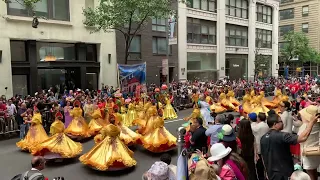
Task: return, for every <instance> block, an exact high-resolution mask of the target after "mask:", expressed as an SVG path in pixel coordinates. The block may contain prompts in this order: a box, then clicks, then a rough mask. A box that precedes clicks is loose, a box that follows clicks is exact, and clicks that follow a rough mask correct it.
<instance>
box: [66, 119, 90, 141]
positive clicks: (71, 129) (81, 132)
mask: <svg viewBox="0 0 320 180" xmlns="http://www.w3.org/2000/svg"><path fill="white" fill-rule="evenodd" d="M65 133H67V134H70V135H73V136H81V137H90V136H91V135H90V133H89V127H88V125H87V123H86V122H85V120H84V118H83V117H82V116H80V117H75V118H73V119H72V121H71V123H70V124H69V126H68V127H67V129H65Z"/></svg>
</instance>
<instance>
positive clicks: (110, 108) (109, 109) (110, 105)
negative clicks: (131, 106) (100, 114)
mask: <svg viewBox="0 0 320 180" xmlns="http://www.w3.org/2000/svg"><path fill="white" fill-rule="evenodd" d="M113 106H114V103H113V102H107V103H106V106H105V109H104V121H105V122H107V123H109V115H110V114H112V113H113Z"/></svg>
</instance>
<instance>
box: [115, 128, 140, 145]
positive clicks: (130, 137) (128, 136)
mask: <svg viewBox="0 0 320 180" xmlns="http://www.w3.org/2000/svg"><path fill="white" fill-rule="evenodd" d="M119 128H120V139H121V140H122V141H123V142H124V143H125V144H126V145H127V146H131V145H133V144H136V143H137V141H138V140H139V139H140V138H141V135H140V134H138V133H135V132H134V131H132V130H131V129H130V128H128V127H126V126H124V125H120V126H119Z"/></svg>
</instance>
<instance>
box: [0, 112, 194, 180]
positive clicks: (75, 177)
mask: <svg viewBox="0 0 320 180" xmlns="http://www.w3.org/2000/svg"><path fill="white" fill-rule="evenodd" d="M191 112H192V109H188V110H183V111H180V112H178V116H179V118H178V119H176V120H167V121H165V127H166V128H167V129H168V130H169V131H170V132H171V133H172V134H174V135H176V134H177V133H176V129H177V128H178V127H179V126H181V124H183V123H184V121H183V120H182V119H183V118H184V117H186V116H188V115H190V114H191ZM18 140H19V139H17V138H15V139H10V140H3V141H0V144H1V145H0V147H1V149H0V157H1V163H0V174H1V176H2V178H1V179H3V180H7V179H11V178H12V177H13V176H15V175H16V174H19V173H22V172H24V171H26V170H29V169H30V168H31V165H30V160H31V155H30V154H28V153H25V152H21V151H20V150H19V149H18V148H17V147H16V145H15V143H16V142H17V141H18ZM93 145H94V142H93V140H90V141H89V142H86V143H84V144H83V148H84V149H83V153H86V152H88V151H89V150H90V149H91V148H92V147H93ZM133 150H134V158H135V159H136V160H137V166H136V167H135V168H133V169H131V170H128V171H125V172H116V173H110V172H98V171H95V170H92V169H90V168H87V167H86V166H84V165H82V164H81V163H80V162H79V161H78V159H74V160H73V161H70V162H67V163H63V164H59V165H58V164H47V167H46V169H45V170H43V173H44V174H45V175H46V176H47V177H48V178H49V179H50V180H51V179H53V178H54V177H56V176H63V177H65V179H66V180H100V179H101V180H102V179H103V180H108V179H110V180H111V179H115V178H120V179H121V180H138V179H141V175H142V174H143V173H144V172H145V171H147V170H148V169H149V168H150V166H151V165H152V164H153V163H154V162H155V161H157V160H159V157H160V154H152V153H148V152H147V151H145V150H143V149H142V148H141V147H139V146H136V148H135V149H133ZM171 155H172V157H173V158H172V163H173V164H176V161H177V152H176V151H173V152H171Z"/></svg>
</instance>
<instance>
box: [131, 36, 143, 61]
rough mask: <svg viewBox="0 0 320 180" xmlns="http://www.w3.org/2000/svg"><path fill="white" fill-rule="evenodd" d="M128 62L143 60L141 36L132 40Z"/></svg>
mask: <svg viewBox="0 0 320 180" xmlns="http://www.w3.org/2000/svg"><path fill="white" fill-rule="evenodd" d="M128 60H141V36H135V37H133V38H132V41H131V44H130V47H129V57H128Z"/></svg>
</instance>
